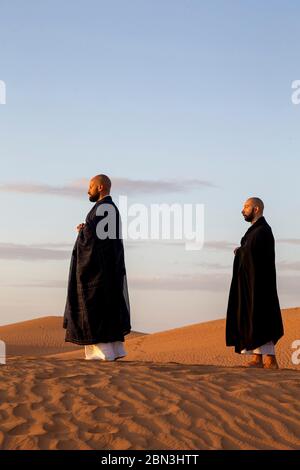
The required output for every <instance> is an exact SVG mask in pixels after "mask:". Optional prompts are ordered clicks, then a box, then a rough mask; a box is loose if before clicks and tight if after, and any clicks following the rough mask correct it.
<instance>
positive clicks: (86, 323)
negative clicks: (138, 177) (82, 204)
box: [63, 174, 131, 361]
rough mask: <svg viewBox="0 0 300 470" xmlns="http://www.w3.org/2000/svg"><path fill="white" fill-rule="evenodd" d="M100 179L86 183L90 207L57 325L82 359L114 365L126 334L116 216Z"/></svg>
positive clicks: (104, 182)
mask: <svg viewBox="0 0 300 470" xmlns="http://www.w3.org/2000/svg"><path fill="white" fill-rule="evenodd" d="M110 189H111V181H110V179H109V177H108V176H106V175H102V174H101V175H97V176H94V177H93V178H92V179H91V180H90V184H89V189H88V195H89V200H90V201H91V202H94V203H95V204H94V206H93V208H92V209H91V211H90V212H89V213H88V215H87V217H86V221H85V223H82V224H79V225H78V226H77V231H78V236H77V240H76V243H75V246H74V249H73V253H72V259H71V267H70V273H69V284H68V295H67V302H66V308H65V313H64V322H63V327H64V328H65V329H66V337H65V341H67V342H71V343H75V344H81V345H84V346H85V358H86V359H88V360H90V359H98V360H103V361H114V360H116V359H118V358H120V357H124V356H125V355H126V352H125V349H124V336H125V335H127V334H128V333H129V332H130V330H131V325H130V306H129V297H128V289H127V278H126V269H125V261H124V247H123V240H122V229H121V218H120V214H119V211H118V208H117V206H116V205H115V204H114V203H113V201H112V198H111V196H110Z"/></svg>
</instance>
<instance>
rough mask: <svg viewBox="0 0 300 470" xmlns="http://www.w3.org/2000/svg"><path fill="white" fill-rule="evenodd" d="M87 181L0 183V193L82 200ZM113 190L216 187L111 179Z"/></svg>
mask: <svg viewBox="0 0 300 470" xmlns="http://www.w3.org/2000/svg"><path fill="white" fill-rule="evenodd" d="M88 183H89V180H88V179H87V178H82V179H78V180H75V181H71V182H70V183H68V184H65V185H62V186H56V185H50V184H42V183H26V182H22V181H21V182H11V183H1V184H0V191H3V192H13V193H23V194H44V195H50V196H51V195H53V196H60V197H75V198H82V197H84V196H86V193H87V188H88ZM112 183H113V190H114V192H116V193H118V194H141V193H151V194H154V193H156V194H163V193H177V192H185V191H188V190H193V189H198V190H201V189H203V188H212V187H216V186H215V185H214V184H213V183H211V182H210V181H206V180H200V179H191V180H188V179H187V180H181V181H173V180H133V179H129V178H113V179H112Z"/></svg>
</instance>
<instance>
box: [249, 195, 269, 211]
mask: <svg viewBox="0 0 300 470" xmlns="http://www.w3.org/2000/svg"><path fill="white" fill-rule="evenodd" d="M247 202H249V203H250V204H252V205H253V207H255V206H257V207H258V208H259V210H260V211H261V213H263V211H264V208H265V206H264V203H263V201H262V200H261V199H259V197H249V199H248V200H247Z"/></svg>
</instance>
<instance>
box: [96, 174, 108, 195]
mask: <svg viewBox="0 0 300 470" xmlns="http://www.w3.org/2000/svg"><path fill="white" fill-rule="evenodd" d="M91 181H93V182H94V183H95V184H97V185H98V186H101V185H102V186H103V188H104V190H105V191H106V192H107V193H108V194H109V193H110V188H111V181H110V179H109V177H108V176H106V175H96V176H94V177H93V178H92V179H91Z"/></svg>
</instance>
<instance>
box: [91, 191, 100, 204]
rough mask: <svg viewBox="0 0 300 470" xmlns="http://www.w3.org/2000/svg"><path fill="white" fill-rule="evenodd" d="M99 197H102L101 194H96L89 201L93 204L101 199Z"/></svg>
mask: <svg viewBox="0 0 300 470" xmlns="http://www.w3.org/2000/svg"><path fill="white" fill-rule="evenodd" d="M99 196H100V194H99V193H98V194H94V196H90V197H89V200H90V201H91V202H97V201H98V199H99Z"/></svg>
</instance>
